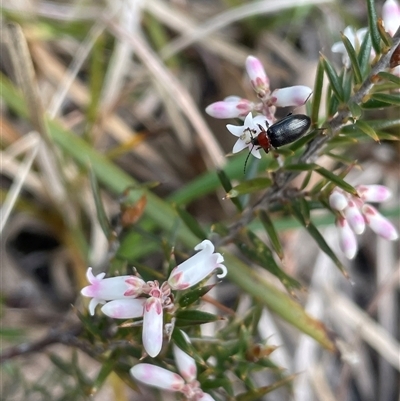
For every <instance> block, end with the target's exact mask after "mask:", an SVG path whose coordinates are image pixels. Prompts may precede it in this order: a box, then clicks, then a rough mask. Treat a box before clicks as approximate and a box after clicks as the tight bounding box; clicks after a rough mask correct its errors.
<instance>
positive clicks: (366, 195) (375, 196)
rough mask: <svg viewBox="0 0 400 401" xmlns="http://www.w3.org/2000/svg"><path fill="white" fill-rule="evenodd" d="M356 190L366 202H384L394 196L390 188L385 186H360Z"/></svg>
mask: <svg viewBox="0 0 400 401" xmlns="http://www.w3.org/2000/svg"><path fill="white" fill-rule="evenodd" d="M356 189H357V192H358V194H359V195H360V197H361V199H362V200H363V201H365V202H384V201H386V200H388V199H389V198H390V197H391V196H392V193H391V192H390V190H389V188H387V187H385V186H384V185H358V186H357V187H356Z"/></svg>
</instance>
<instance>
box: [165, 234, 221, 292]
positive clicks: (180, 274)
mask: <svg viewBox="0 0 400 401" xmlns="http://www.w3.org/2000/svg"><path fill="white" fill-rule="evenodd" d="M194 249H195V250H200V252H198V253H197V254H195V255H193V256H192V257H190V258H189V259H188V260H186V261H185V262H183V263H181V264H180V265H178V266H177V267H175V268H174V269H173V270H172V272H171V275H170V276H169V278H168V284H169V285H170V287H171V288H172V289H174V290H183V289H186V288H189V287H192V286H194V285H195V284H197V283H199V282H200V281H202V280H203V279H205V278H206V277H207V276H208V275H209V274H210V273H211V272H212V271H213V270H215V269H217V268H221V269H222V271H223V273H222V277H223V276H224V275H226V267H225V266H224V265H222V264H221V263H222V262H223V257H222V255H221V254H219V253H213V252H214V245H213V244H212V242H211V241H209V240H204V241H203V242H201V243H200V244H198V245H197V246H196V247H195V248H194ZM218 277H221V275H218Z"/></svg>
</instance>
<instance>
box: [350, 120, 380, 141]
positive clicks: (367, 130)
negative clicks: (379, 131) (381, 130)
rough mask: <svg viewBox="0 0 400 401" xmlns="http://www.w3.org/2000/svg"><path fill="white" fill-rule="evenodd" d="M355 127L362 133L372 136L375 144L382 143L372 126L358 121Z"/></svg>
mask: <svg viewBox="0 0 400 401" xmlns="http://www.w3.org/2000/svg"><path fill="white" fill-rule="evenodd" d="M355 125H356V127H357V128H359V129H360V130H361V131H362V132H364V134H367V135H368V136H370V137H371V138H372V139H373V140H374V141H375V142H380V141H379V137H378V135H376V132H375V131H374V129H373V128H372V127H371V126H370V125H368V124H367V123H366V122H365V121H361V120H358V121H357V122H356V124H355Z"/></svg>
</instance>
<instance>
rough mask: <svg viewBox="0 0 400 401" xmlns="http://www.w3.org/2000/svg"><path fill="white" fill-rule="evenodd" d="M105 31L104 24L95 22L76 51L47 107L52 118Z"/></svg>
mask: <svg viewBox="0 0 400 401" xmlns="http://www.w3.org/2000/svg"><path fill="white" fill-rule="evenodd" d="M103 31H104V26H103V24H100V23H97V24H95V25H94V26H93V27H92V28H91V29H90V32H89V34H88V36H87V38H86V39H85V40H84V41H83V42H82V44H81V45H80V46H79V49H78V51H77V52H76V54H75V56H74V59H73V61H72V63H71V65H70V67H69V69H68V71H66V72H65V75H64V78H63V79H62V80H61V81H60V84H59V86H58V88H57V90H56V92H55V93H54V95H53V98H52V99H51V103H50V105H49V107H48V109H47V111H48V113H49V116H50V117H51V118H55V117H56V116H57V114H58V112H59V110H60V108H61V105H62V103H63V101H64V100H65V97H66V95H67V93H68V92H69V90H70V87H71V85H72V84H73V82H74V80H75V78H76V76H77V75H78V72H79V70H80V69H81V67H82V64H83V63H84V62H85V60H86V58H87V56H88V55H89V53H90V51H91V50H92V48H93V44H94V43H95V41H96V40H97V38H98V37H99V36H100V35H101V33H102V32H103Z"/></svg>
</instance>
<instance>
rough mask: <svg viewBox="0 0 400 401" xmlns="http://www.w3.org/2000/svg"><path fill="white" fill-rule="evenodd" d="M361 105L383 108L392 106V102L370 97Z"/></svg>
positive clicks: (365, 107) (364, 107)
mask: <svg viewBox="0 0 400 401" xmlns="http://www.w3.org/2000/svg"><path fill="white" fill-rule="evenodd" d="M361 107H362V108H363V109H367V110H370V109H383V108H385V107H392V104H391V102H389V103H388V102H384V101H382V100H377V99H369V100H367V101H366V102H365V103H361Z"/></svg>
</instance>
